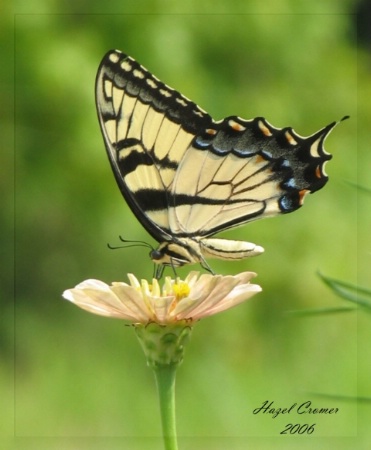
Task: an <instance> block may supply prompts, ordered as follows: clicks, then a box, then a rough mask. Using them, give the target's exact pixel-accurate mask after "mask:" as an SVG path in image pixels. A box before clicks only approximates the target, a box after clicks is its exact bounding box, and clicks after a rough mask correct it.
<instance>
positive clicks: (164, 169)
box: [96, 50, 336, 273]
mask: <svg viewBox="0 0 371 450" xmlns="http://www.w3.org/2000/svg"><path fill="white" fill-rule="evenodd" d="M96 103H97V110H98V117H99V122H100V125H101V130H102V134H103V137H104V141H105V145H106V149H107V153H108V157H109V160H110V163H111V166H112V169H113V172H114V175H115V177H116V181H117V183H118V185H119V187H120V190H121V192H122V194H123V196H124V198H125V199H126V201H127V203H128V204H129V206H130V208H131V209H132V211H133V212H134V214H135V215H136V217H137V218H138V220H139V221H140V222H141V224H142V225H143V227H144V228H145V229H146V230H147V231H148V232H149V233H150V234H151V235H152V236H153V237H154V238H155V239H156V240H157V241H158V242H159V247H158V248H157V249H156V250H154V251H152V252H151V258H152V260H153V261H154V262H155V263H157V264H159V265H161V267H163V266H166V265H171V266H173V267H179V266H182V265H184V264H193V263H201V265H202V266H203V267H205V268H208V269H209V266H208V265H207V262H206V258H210V257H211V258H220V259H227V260H228V259H232V260H234V259H242V258H246V257H248V256H254V255H257V254H260V253H262V252H263V249H262V247H260V246H258V245H255V244H252V243H249V242H244V241H233V240H225V239H218V238H212V236H213V235H214V234H216V233H218V232H221V231H224V230H226V229H229V228H233V227H236V226H239V225H242V224H245V223H247V222H250V221H252V220H256V219H259V218H263V217H272V216H275V215H277V214H285V213H290V212H293V211H295V210H296V209H298V208H299V207H300V206H301V205H302V204H303V201H304V197H305V196H306V194H307V193H311V192H315V191H317V190H318V189H321V188H322V187H323V186H324V185H325V184H326V182H327V180H328V178H327V176H326V174H325V172H324V165H325V163H326V161H328V160H329V159H331V155H329V154H328V153H326V152H325V150H324V148H323V143H324V140H325V138H326V136H327V135H328V133H329V132H330V131H331V130H332V128H333V127H334V126H335V125H336V122H333V123H331V124H329V125H328V126H326V127H324V128H323V129H321V130H320V131H318V132H316V133H314V134H313V135H311V136H309V137H302V136H300V135H298V134H297V133H295V131H294V130H293V129H292V128H290V127H287V128H283V129H279V128H275V127H273V126H272V125H271V124H269V123H268V122H267V121H266V120H265V119H264V118H263V117H257V118H254V119H250V120H244V119H241V118H240V117H237V116H230V117H227V118H225V119H222V120H220V121H215V120H214V119H212V117H211V116H210V115H209V114H207V113H206V112H205V111H203V110H202V109H201V108H199V107H198V106H197V105H196V104H195V103H193V102H192V101H190V100H189V99H187V98H186V97H184V96H183V95H181V94H180V93H179V92H177V91H175V90H174V89H172V88H170V87H169V86H167V85H165V84H164V83H162V82H161V81H160V80H159V79H158V78H156V77H155V76H153V75H152V74H151V73H150V72H148V71H147V70H146V69H145V68H144V67H142V66H141V65H140V64H139V63H138V62H136V61H135V60H134V59H133V58H131V57H129V56H127V55H125V54H123V53H121V52H120V51H118V50H113V51H111V52H109V53H107V55H106V56H105V57H104V58H103V60H102V62H101V65H100V67H99V70H98V74H97V80H96ZM160 272H162V270H159V273H160Z"/></svg>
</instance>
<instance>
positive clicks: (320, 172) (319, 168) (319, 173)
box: [315, 166, 322, 178]
mask: <svg viewBox="0 0 371 450" xmlns="http://www.w3.org/2000/svg"><path fill="white" fill-rule="evenodd" d="M315 174H316V177H317V178H322V171H321V167H320V166H317V167H316V171H315Z"/></svg>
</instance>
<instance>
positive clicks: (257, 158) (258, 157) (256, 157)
mask: <svg viewBox="0 0 371 450" xmlns="http://www.w3.org/2000/svg"><path fill="white" fill-rule="evenodd" d="M255 161H256V162H257V163H258V164H260V163H263V162H266V160H265V159H264V158H263V157H262V156H261V155H256V156H255Z"/></svg>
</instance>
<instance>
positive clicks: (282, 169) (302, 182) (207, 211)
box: [170, 117, 336, 236]
mask: <svg viewBox="0 0 371 450" xmlns="http://www.w3.org/2000/svg"><path fill="white" fill-rule="evenodd" d="M335 124H336V123H332V124H330V125H329V126H327V127H325V128H323V129H322V130H320V131H319V132H317V133H315V134H314V135H312V136H310V137H309V138H303V137H301V136H299V135H297V134H296V133H295V132H294V131H293V130H292V129H291V128H285V129H277V128H274V127H272V126H271V125H270V124H269V123H268V122H267V121H266V120H265V119H264V118H255V119H252V120H243V119H240V118H238V117H229V118H226V119H224V120H223V121H221V122H220V123H216V124H215V128H214V129H212V130H207V131H206V132H205V133H204V134H203V136H197V137H196V138H195V140H194V142H193V145H192V147H191V148H189V149H188V151H187V152H186V154H185V155H184V156H183V158H182V161H181V163H180V164H179V167H178V170H177V173H176V177H175V180H174V184H173V188H172V196H173V202H172V203H173V204H174V207H173V208H171V209H170V226H171V229H172V231H173V232H175V233H177V234H180V235H181V234H184V235H195V236H209V235H213V234H215V233H216V232H218V231H223V230H225V229H228V228H230V227H234V226H236V225H241V224H243V223H246V222H249V221H252V220H255V219H259V218H263V217H272V216H274V215H277V214H280V213H289V212H293V211H294V210H296V209H298V208H299V207H300V206H301V205H302V203H303V199H304V196H305V195H306V194H307V193H309V192H314V191H316V190H318V189H320V188H321V187H322V186H323V185H324V184H325V183H326V182H327V179H328V178H327V176H326V175H325V173H324V169H323V166H324V163H325V162H326V161H327V160H329V159H330V158H331V155H329V154H327V153H326V152H325V151H324V149H323V140H324V139H325V137H326V135H327V134H328V133H329V131H330V130H331V129H332V128H333V127H334V126H335ZM195 167H197V168H199V169H198V174H197V175H195V170H194V168H195Z"/></svg>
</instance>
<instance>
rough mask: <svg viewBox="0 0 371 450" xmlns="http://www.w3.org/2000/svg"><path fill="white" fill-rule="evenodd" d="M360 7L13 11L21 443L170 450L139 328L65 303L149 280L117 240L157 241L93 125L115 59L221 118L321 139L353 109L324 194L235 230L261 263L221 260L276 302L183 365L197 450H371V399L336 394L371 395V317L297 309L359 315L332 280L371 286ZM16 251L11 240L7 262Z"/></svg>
mask: <svg viewBox="0 0 371 450" xmlns="http://www.w3.org/2000/svg"><path fill="white" fill-rule="evenodd" d="M358 3H359V2H357V1H356V0H338V1H335V0H325V1H324V0H313V1H311V2H303V1H293V0H291V1H290V0H281V1H278V2H274V1H272V0H267V1H265V2H259V1H257V0H253V1H249V2H240V1H237V0H233V1H228V2H226V1H225V0H224V1H221V0H219V1H213V2H211V1H209V2H207V1H203V2H198V1H197V2H196V1H189V2H184V3H182V4H180V3H175V2H167V1H159V0H158V1H149V0H143V1H141V2H136V3H135V4H132V2H125V1H121V2H119V1H111V2H109V3H107V4H106V3H101V2H98V1H93V2H89V3H86V4H85V3H84V2H74V3H71V4H70V6H65V5H64V2H62V1H58V0H55V1H54V2H49V3H46V2H42V1H41V0H40V1H33V2H31V3H27V2H22V1H20V2H18V3H17V4H16V6H15V11H16V13H17V14H16V15H15V16H14V17H13V15H12V14H10V11H7V10H6V7H5V6H2V8H3V10H4V14H3V15H2V19H1V21H2V32H1V34H2V38H3V39H4V38H5V37H6V35H7V33H8V32H9V36H11V35H12V32H13V31H12V30H13V27H14V44H15V48H14V49H13V48H12V46H11V45H5V46H4V48H3V50H2V51H3V52H4V58H3V65H4V66H5V67H3V69H2V70H6V69H7V68H9V69H10V70H11V67H12V64H13V61H14V63H15V64H14V68H15V73H14V81H13V78H12V77H11V76H9V78H8V82H7V84H5V88H6V89H5V90H4V102H3V104H4V105H5V106H7V105H8V106H9V108H8V111H11V108H12V106H11V105H12V103H11V101H12V99H11V97H7V92H8V93H11V91H12V87H13V85H14V86H15V97H14V98H15V105H14V106H15V115H14V117H15V133H14V139H15V158H14V161H15V182H14V183H13V174H14V169H13V163H14V161H13V159H12V157H13V156H12V154H11V152H10V151H9V149H10V148H11V141H12V120H10V121H9V122H8V121H4V138H5V139H9V146H6V148H5V149H3V152H2V153H3V157H4V164H3V168H4V171H3V175H2V179H3V182H4V189H5V188H6V189H8V191H7V192H9V193H10V190H9V187H8V184H5V183H8V182H9V186H10V187H11V186H12V185H13V184H14V186H15V227H14V224H13V222H12V217H13V213H12V211H13V208H14V202H13V201H12V199H11V196H7V197H6V198H5V199H4V203H3V208H2V222H3V230H4V231H6V232H9V233H10V235H11V236H12V234H13V229H15V239H14V242H15V261H16V263H15V283H14V284H13V283H11V280H12V279H13V270H14V267H13V264H6V265H5V266H4V267H3V270H2V280H3V288H2V296H3V298H2V304H3V308H2V314H1V340H0V345H1V346H0V349H1V355H2V364H1V367H0V377H1V378H0V379H1V380H2V381H4V383H1V392H0V394H1V398H2V399H3V405H4V406H3V408H2V413H3V415H2V416H1V420H0V424H1V425H0V427H1V428H2V430H1V433H2V434H3V435H4V436H11V435H12V434H13V432H14V433H15V435H16V436H17V439H16V440H15V445H16V446H17V448H27V449H29V448H38V449H40V448H42V449H44V448H45V449H54V448H58V449H84V448H86V449H111V448H112V449H116V448H117V449H130V450H131V449H138V450H142V449H151V450H152V449H154V450H156V449H161V448H162V444H161V439H160V422H159V415H158V405H157V398H156V392H155V385H154V380H153V375H152V373H151V371H150V370H149V369H148V368H147V367H146V365H145V359H144V356H143V354H142V350H141V349H140V346H139V345H138V342H137V341H136V337H135V335H134V332H133V331H132V330H131V329H130V327H126V326H124V323H123V322H121V321H118V320H109V319H104V318H101V317H98V316H93V315H89V314H88V313H86V312H83V311H82V310H79V309H78V308H75V307H74V306H72V305H71V304H69V303H68V302H65V301H63V300H62V298H61V293H62V292H63V290H64V289H67V288H70V287H73V286H75V285H76V284H77V283H79V282H80V281H82V280H84V279H87V278H98V279H101V280H104V281H106V282H111V281H118V280H124V281H125V280H126V273H128V272H133V273H134V274H136V275H137V276H138V277H144V278H150V277H151V275H152V270H153V268H152V264H151V263H150V260H149V258H148V255H147V250H145V249H140V248H139V249H126V250H116V251H112V250H109V249H108V248H107V243H110V244H112V245H114V244H116V243H118V236H119V235H122V236H124V237H125V238H127V239H141V240H146V241H149V242H151V243H152V244H155V243H154V242H153V241H152V240H151V238H150V237H149V236H148V235H147V234H146V233H145V231H144V230H143V229H142V228H141V226H140V225H139V223H138V222H137V220H136V219H135V217H134V216H133V215H132V213H131V212H130V210H129V208H128V206H127V205H126V204H125V201H124V200H123V198H122V196H121V194H120V192H119V189H118V188H117V186H116V183H115V180H114V177H113V175H112V173H111V169H110V166H109V163H108V160H107V156H106V154H105V149H104V144H103V140H102V137H101V134H100V130H99V125H98V121H97V117H96V111H95V104H94V80H95V75H96V71H97V68H98V65H99V62H100V60H101V58H102V57H103V55H104V54H105V52H106V51H107V50H109V49H112V48H118V49H120V50H122V51H124V52H126V53H128V54H130V55H131V56H133V57H134V58H135V59H137V60H138V61H140V62H141V63H142V64H143V65H144V66H145V67H147V68H148V69H149V70H150V71H151V72H153V73H154V74H155V75H156V76H158V77H159V78H160V79H161V80H163V81H164V82H165V83H167V84H169V85H170V86H172V87H174V88H175V89H177V90H179V91H180V92H182V93H183V94H184V95H186V96H187V97H189V98H191V99H192V100H193V101H195V102H196V103H198V104H199V105H200V106H201V107H202V108H204V109H206V110H207V111H208V112H209V113H210V114H211V115H212V116H213V117H214V118H215V119H220V118H222V117H225V116H228V115H234V114H235V115H239V116H241V117H243V118H251V117H255V116H258V115H263V116H264V117H266V119H267V120H268V121H269V122H270V123H272V124H273V125H274V126H276V127H284V126H293V127H294V129H295V130H296V131H297V132H298V133H299V134H302V135H309V134H311V133H313V132H315V131H316V130H318V129H320V128H322V127H323V126H325V125H327V124H328V123H330V122H332V121H334V120H338V119H340V118H341V117H343V116H344V115H346V114H349V115H350V116H351V119H350V120H348V121H346V122H343V123H341V124H340V125H339V126H338V127H337V128H336V129H335V130H334V131H333V133H332V134H331V135H330V136H329V138H328V139H327V141H326V149H327V151H328V152H330V153H332V154H333V159H332V160H331V161H330V162H329V163H328V165H327V172H328V174H329V176H330V182H329V183H328V184H327V185H326V187H325V188H324V189H323V190H321V191H320V192H318V193H316V194H315V195H313V196H309V197H307V199H306V202H305V206H304V207H303V208H302V209H301V210H299V211H298V212H296V213H295V214H290V215H286V216H282V217H278V218H275V219H274V220H265V221H264V220H263V221H257V222H255V223H251V224H249V225H247V226H245V227H243V228H239V229H236V230H232V231H229V232H228V233H226V234H225V236H226V237H227V236H230V237H233V238H235V239H243V240H248V241H251V242H254V243H257V244H259V245H262V246H263V247H264V248H265V250H266V251H265V254H263V255H262V256H260V257H258V258H255V259H251V260H245V261H244V262H242V263H222V262H212V267H213V268H214V270H215V271H216V272H220V273H224V274H226V273H237V272H239V271H243V270H252V271H255V272H257V273H258V278H257V279H256V282H257V283H259V284H260V285H261V286H262V287H263V292H262V293H261V294H259V295H258V296H256V297H254V298H253V299H252V300H251V301H250V302H249V303H245V304H243V305H240V306H239V307H237V308H235V309H234V310H230V311H228V312H226V313H223V314H221V315H219V316H215V317H212V318H209V319H205V320H203V321H202V322H200V323H199V324H197V325H196V326H195V329H194V332H193V337H192V341H191V343H190V344H189V346H188V348H187V350H186V358H185V361H184V363H183V365H182V366H181V368H180V369H179V372H178V379H177V422H178V433H179V435H180V449H181V450H184V449H196V450H198V449H211V450H219V449H225V448H230V449H233V450H235V449H247V448H254V449H264V450H265V449H271V448H278V449H286V448H297V446H298V445H300V448H312V445H313V438H315V439H316V440H315V442H316V445H318V448H321V449H327V448H334V446H335V445H336V447H337V448H339V449H343V448H344V449H348V448H366V445H367V437H366V436H365V435H364V433H365V431H367V423H369V420H370V414H369V413H370V408H371V406H370V404H367V403H359V404H358V405H357V404H356V402H354V401H345V400H341V399H339V397H341V396H344V397H356V396H357V395H358V396H360V397H367V396H368V397H370V396H371V387H370V382H369V378H370V373H371V362H370V357H369V342H370V333H369V329H370V320H371V319H370V317H369V316H366V315H365V313H357V312H354V311H353V312H349V313H341V314H340V313H339V314H330V315H328V314H327V315H315V316H297V315H291V314H288V312H289V311H296V310H302V309H315V308H322V307H338V306H344V305H346V303H344V300H341V299H339V298H337V297H336V296H335V295H334V294H333V293H332V292H331V291H330V290H329V289H328V288H327V287H326V286H325V285H324V284H323V283H322V282H321V280H320V279H319V278H318V276H317V275H316V272H317V271H318V270H319V271H321V273H324V274H326V275H328V276H332V277H334V278H337V279H342V280H346V281H349V282H352V283H356V282H359V283H360V284H361V285H364V286H370V284H371V283H370V279H369V267H370V264H369V259H370V253H369V251H370V248H369V247H370V240H369V238H368V226H369V223H370V201H371V199H370V196H369V195H367V194H365V193H363V192H359V191H357V189H356V188H355V187H354V186H351V185H350V184H349V183H348V182H352V183H359V184H361V185H363V186H366V187H368V188H370V187H371V182H370V179H369V178H370V177H369V171H370V163H371V154H370V152H369V148H368V140H367V137H366V136H367V135H368V132H369V127H370V119H371V107H370V100H369V99H370V98H371V97H370V94H371V89H370V69H371V60H370V48H371V46H370V43H369V42H368V43H367V34H366V37H362V36H361V35H360V34H358V38H359V45H358V46H357V26H356V16H355V12H356V11H357V5H358ZM367 23H369V22H367ZM4 42H5V39H4ZM4 61H9V62H10V64H9V67H6V64H5V63H4ZM12 119H13V118H12ZM357 127H358V129H357ZM4 153H6V154H5V155H4ZM357 162H358V170H357ZM4 234H6V233H4ZM12 243H13V238H9V239H4V244H3V252H4V254H9V257H8V261H12ZM188 270H189V268H187V269H182V270H180V271H179V273H180V275H183V276H184V275H185V274H186V273H187V272H188ZM14 290H15V295H14ZM14 298H15V303H14ZM13 336H15V340H14V339H13ZM13 380H14V384H13ZM9 382H10V383H9ZM12 384H13V386H14V390H12V389H10V388H9V386H11V385H12ZM3 387H4V388H3ZM14 393H15V396H14V398H15V400H14V402H13V394H14ZM323 394H324V395H328V396H329V397H328V398H326V397H321V395H323ZM266 400H269V401H274V403H275V406H276V407H287V406H290V405H291V404H292V403H295V402H297V403H300V402H302V401H306V400H311V401H312V403H313V405H314V406H318V407H337V408H339V409H340V413H338V414H337V415H331V416H318V415H317V416H309V417H305V416H302V417H300V416H297V415H291V416H288V417H287V416H282V417H278V418H276V419H272V418H271V417H270V416H269V417H268V416H267V415H261V414H259V415H253V414H252V411H253V409H255V408H257V407H259V406H260V405H261V404H262V403H263V402H264V401H266ZM289 422H291V423H309V424H311V423H316V428H315V432H314V433H313V435H311V436H282V435H280V434H279V433H280V432H281V431H282V430H283V428H284V426H285V425H286V424H287V423H289ZM9 445H10V441H9ZM354 445H355V446H356V447H355V446H354ZM363 446H364V447H363ZM4 448H5V447H4ZM9 448H10V447H9Z"/></svg>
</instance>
